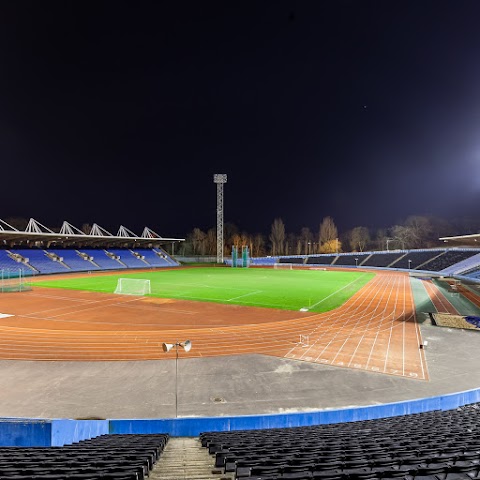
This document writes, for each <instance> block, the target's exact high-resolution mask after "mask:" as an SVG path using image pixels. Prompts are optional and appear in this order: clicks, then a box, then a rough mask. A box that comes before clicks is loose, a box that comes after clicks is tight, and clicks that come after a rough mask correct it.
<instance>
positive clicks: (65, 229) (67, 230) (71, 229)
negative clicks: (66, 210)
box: [60, 221, 87, 236]
mask: <svg viewBox="0 0 480 480" xmlns="http://www.w3.org/2000/svg"><path fill="white" fill-rule="evenodd" d="M60 233H61V234H62V235H85V236H86V235H87V234H86V233H85V232H82V231H81V230H80V229H78V228H77V227H75V226H74V225H72V224H71V223H68V222H67V221H64V222H63V224H62V228H61V229H60Z"/></svg>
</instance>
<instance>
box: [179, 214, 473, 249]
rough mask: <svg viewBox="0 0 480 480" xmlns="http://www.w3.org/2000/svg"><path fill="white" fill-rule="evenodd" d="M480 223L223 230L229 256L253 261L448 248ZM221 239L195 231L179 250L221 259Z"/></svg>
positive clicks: (414, 220) (420, 220) (421, 221)
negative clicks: (239, 252) (244, 253)
mask: <svg viewBox="0 0 480 480" xmlns="http://www.w3.org/2000/svg"><path fill="white" fill-rule="evenodd" d="M479 231H480V222H478V221H472V220H468V219H462V220H458V221H456V222H452V221H447V220H445V219H442V218H438V217H429V216H422V215H411V216H409V217H407V218H406V219H405V220H404V221H402V222H400V223H398V224H395V225H392V226H389V227H385V228H369V227H365V226H361V225H359V226H356V227H353V228H351V229H349V230H346V231H344V232H339V231H338V228H337V226H336V224H335V221H334V219H333V218H332V217H330V216H327V217H324V218H323V219H322V220H321V222H320V224H319V227H318V230H317V231H312V230H311V229H310V228H309V227H303V228H301V229H300V231H299V232H288V231H287V229H286V226H285V223H284V221H283V220H282V219H281V218H275V219H274V220H273V222H272V224H271V227H270V233H269V234H268V235H265V234H262V233H256V234H251V233H248V232H244V231H240V230H239V229H238V228H237V227H236V226H235V225H234V224H232V223H225V224H224V234H223V236H224V242H225V246H224V254H225V255H226V256H228V255H230V254H231V250H232V246H237V247H242V246H248V247H249V250H250V255H251V256H253V257H261V256H266V255H272V256H277V255H311V254H316V253H341V252H363V251H371V250H396V249H402V250H403V249H411V248H434V247H439V246H444V243H443V242H442V241H440V240H439V238H440V237H446V236H450V235H462V234H467V233H478V232H479ZM216 249H217V233H216V229H215V228H210V229H208V230H207V231H203V230H202V229H200V228H198V227H196V228H194V229H193V230H192V231H191V232H190V233H188V234H187V236H186V239H185V242H182V244H181V245H180V246H179V247H177V251H176V252H175V253H176V254H178V255H185V256H189V255H194V256H198V255H216Z"/></svg>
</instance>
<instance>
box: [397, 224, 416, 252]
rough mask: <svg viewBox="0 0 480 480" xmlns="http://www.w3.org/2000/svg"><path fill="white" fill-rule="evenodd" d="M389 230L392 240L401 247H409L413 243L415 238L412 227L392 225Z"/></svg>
mask: <svg viewBox="0 0 480 480" xmlns="http://www.w3.org/2000/svg"><path fill="white" fill-rule="evenodd" d="M391 232H392V237H393V240H394V241H395V243H396V244H397V246H400V247H401V248H402V249H405V248H410V247H412V246H413V245H414V244H415V241H416V238H415V235H414V232H413V230H412V228H410V227H407V226H405V225H394V226H393V227H392V228H391Z"/></svg>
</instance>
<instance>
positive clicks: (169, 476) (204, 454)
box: [148, 437, 235, 480]
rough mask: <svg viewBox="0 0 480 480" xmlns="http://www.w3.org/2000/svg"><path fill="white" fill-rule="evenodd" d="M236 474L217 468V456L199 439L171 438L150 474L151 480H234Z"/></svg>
mask: <svg viewBox="0 0 480 480" xmlns="http://www.w3.org/2000/svg"><path fill="white" fill-rule="evenodd" d="M234 475H235V474H234V473H227V474H225V473H223V469H218V468H215V456H214V455H210V454H209V453H208V449H206V448H204V447H202V444H201V442H200V439H199V438H198V437H170V439H169V441H168V444H167V446H166V447H165V450H164V451H163V453H162V456H161V457H160V460H159V461H158V462H157V463H156V465H155V467H154V468H153V470H152V471H151V472H150V475H149V477H148V478H149V480H160V479H162V480H192V479H195V480H233V479H234V478H235V477H234Z"/></svg>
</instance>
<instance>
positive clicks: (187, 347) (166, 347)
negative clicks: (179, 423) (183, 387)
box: [162, 340, 192, 418]
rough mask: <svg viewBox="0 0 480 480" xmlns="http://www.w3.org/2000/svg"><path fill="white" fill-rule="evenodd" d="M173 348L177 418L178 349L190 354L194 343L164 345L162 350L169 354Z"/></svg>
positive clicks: (176, 411) (176, 413) (176, 410)
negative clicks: (180, 348)
mask: <svg viewBox="0 0 480 480" xmlns="http://www.w3.org/2000/svg"><path fill="white" fill-rule="evenodd" d="M173 347H175V418H177V415H178V392H177V385H178V347H183V349H184V350H185V351H186V352H189V351H190V350H191V349H192V342H191V341H190V340H185V341H184V342H178V341H177V342H175V343H162V349H163V351H164V352H165V353H168V352H169V351H170V350H171V349H172V348H173Z"/></svg>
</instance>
